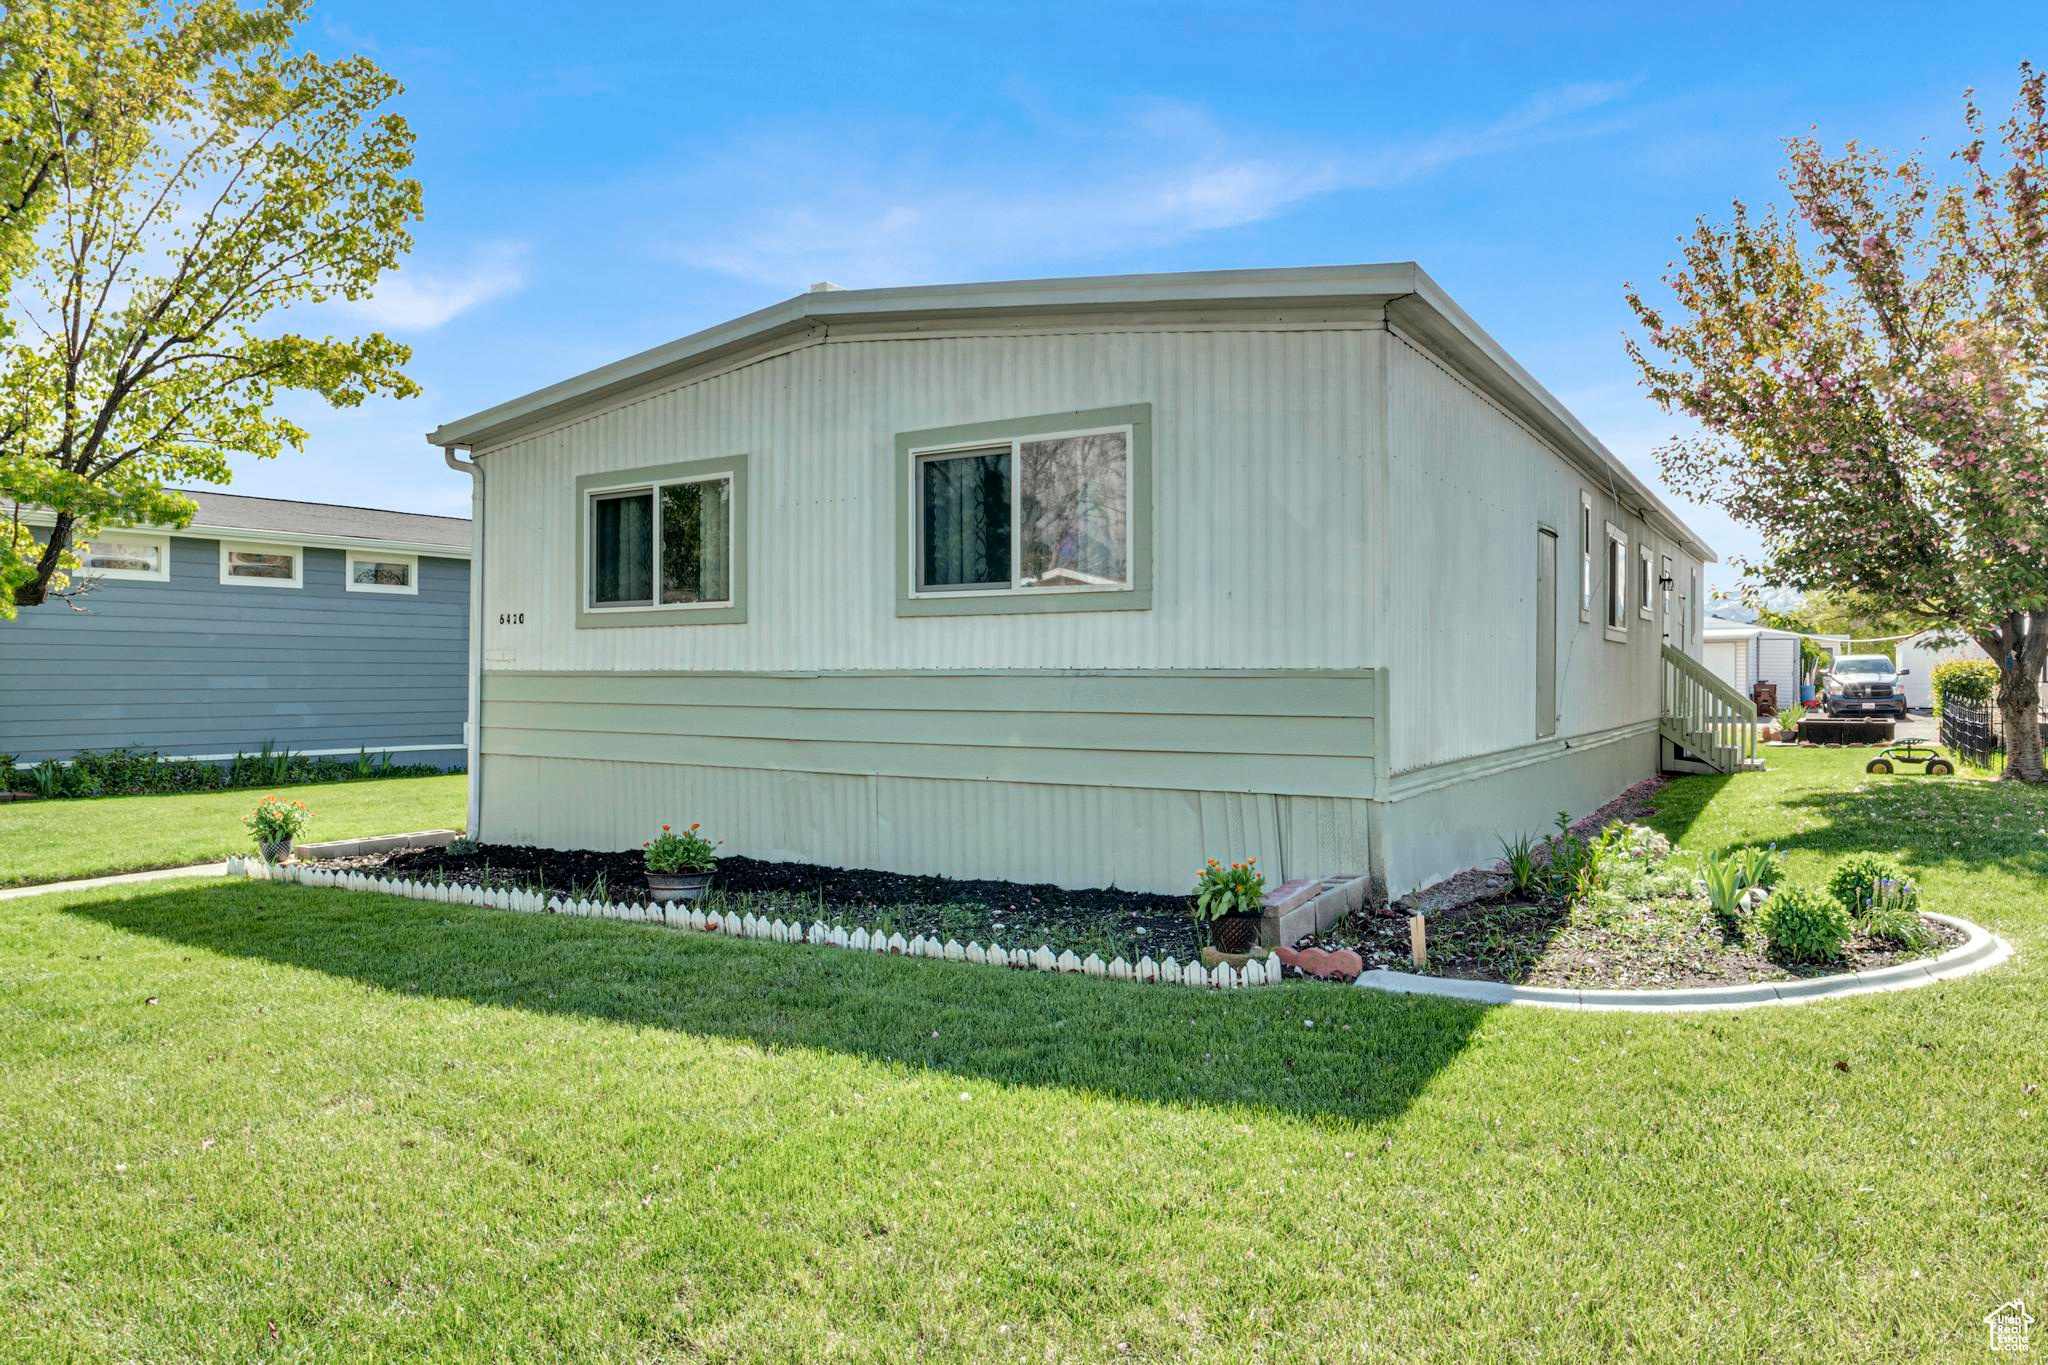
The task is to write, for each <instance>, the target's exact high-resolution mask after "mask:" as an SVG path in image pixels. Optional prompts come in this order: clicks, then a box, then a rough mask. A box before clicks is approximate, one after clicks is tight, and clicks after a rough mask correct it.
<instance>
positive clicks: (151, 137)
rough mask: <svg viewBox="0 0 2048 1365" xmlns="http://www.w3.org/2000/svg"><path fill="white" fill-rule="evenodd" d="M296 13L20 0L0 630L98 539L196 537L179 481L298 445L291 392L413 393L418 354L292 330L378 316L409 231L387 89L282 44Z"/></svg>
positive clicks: (8, 119) (4, 367) (352, 397)
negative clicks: (336, 312)
mask: <svg viewBox="0 0 2048 1365" xmlns="http://www.w3.org/2000/svg"><path fill="white" fill-rule="evenodd" d="M304 11H305V6H304V0H266V3H264V4H261V5H259V6H257V7H254V8H251V9H243V8H242V7H241V6H240V5H238V4H236V3H234V0H186V2H185V3H173V4H170V5H158V4H150V3H137V0H18V3H10V4H9V5H8V7H7V11H6V15H5V17H4V19H0V284H5V285H8V286H10V293H9V296H8V304H7V307H6V313H5V329H4V332H0V618H5V617H12V616H13V615H14V611H15V608H16V607H18V606H35V605H37V604H40V603H43V602H45V601H47V600H49V599H50V597H52V596H53V595H55V594H58V593H61V592H62V591H64V589H65V585H66V574H67V571H70V570H74V569H76V567H77V563H78V561H77V559H76V556H75V547H76V546H77V545H79V544H80V543H83V542H85V541H87V540H89V538H90V537H91V536H92V535H93V534H94V532H96V531H97V530H98V529H99V528H101V527H103V526H107V525H112V524H118V523H130V524H137V523H142V524H148V523H154V524H170V525H183V524H184V523H185V522H186V521H188V520H189V519H190V517H191V514H192V505H191V503H190V501H189V500H187V499H184V498H181V497H179V496H178V495H177V494H176V493H174V492H169V491H167V490H166V484H169V483H174V482H178V481H184V480H198V481H214V482H220V481H225V480H226V478H227V477H228V473H229V470H228V457H229V456H230V455H231V454H242V455H252V456H256V457H258V458H264V457H270V456H275V455H277V454H279V453H280V452H282V451H285V450H293V449H298V448H300V447H301V446H302V445H303V443H304V441H305V438H306V433H305V432H304V431H303V430H302V429H301V428H299V427H298V426H296V425H294V424H293V423H291V422H290V421H288V420H286V419H285V418H283V417H281V416H279V415H277V414H275V413H274V412H273V411H272V409H271V404H272V400H273V399H274V398H275V397H276V396H277V395H278V394H279V393H280V392H283V391H286V390H300V391H306V392H311V393H316V394H318V395H320V396H321V397H323V398H325V399H326V400H327V401H328V402H330V403H333V404H336V405H338V406H348V405H353V404H356V403H360V402H362V401H363V400H364V399H365V398H367V397H370V396H371V395H373V394H386V395H394V396H401V397H402V396H406V395H409V394H411V393H413V392H415V391H416V389H415V386H414V385H413V383H412V381H411V380H409V379H407V378H406V376H405V375H404V373H403V370H402V366H403V365H404V364H405V363H406V361H407V360H408V359H409V358H410V353H409V351H408V350H407V348H406V347H404V346H402V345H400V344H398V343H396V342H394V341H391V340H390V339H388V338H386V337H384V336H382V335H378V334H375V333H372V334H370V335H367V336H360V337H350V338H335V337H332V336H311V335H302V334H300V333H299V332H296V331H294V330H291V329H290V328H289V327H288V326H286V325H285V315H286V314H287V312H288V310H290V309H292V308H293V307H294V306H303V305H309V304H320V303H324V302H328V301H331V300H337V299H342V300H346V299H362V298H365V297H367V296H368V294H369V293H370V291H371V290H372V288H373V287H374V286H375V284H376V282H377V279H378V277H379V275H381V274H382V273H383V272H384V271H386V270H389V269H391V268H392V267H393V266H394V265H396V263H397V261H398V259H399V257H400V256H401V255H402V254H403V253H404V252H405V251H406V250H407V249H408V248H409V247H410V245H411V239H410V237H409V236H408V234H407V228H408V225H409V224H410V223H412V222H413V221H415V220H416V219H417V218H418V217H419V214H420V187H419V184H418V182H417V181H415V180H413V179H410V178H409V177H408V176H407V175H406V174H405V172H406V170H407V168H408V167H409V166H410V165H411V161H412V146H413V138H412V133H411V131H410V130H409V129H408V128H407V127H406V124H405V121H404V120H403V119H402V118H401V117H399V116H398V115H397V114H396V113H393V112H391V110H390V107H389V106H390V105H391V102H392V101H393V99H394V98H395V97H396V96H397V95H398V93H399V86H398V83H397V82H396V81H395V80H393V79H392V78H391V77H390V76H389V75H387V74H385V73H384V72H383V71H381V70H379V69H378V67H377V66H376V65H375V64H374V63H373V62H371V61H369V60H368V59H367V58H365V57H360V56H357V57H350V58H347V59H345V60H342V61H337V62H328V61H324V60H322V59H320V58H318V57H316V56H313V55H311V54H309V53H305V52H298V51H294V50H292V48H291V45H290V44H291V38H292V34H293V31H294V28H295V27H296V25H297V24H298V22H299V21H300V19H301V18H302V17H303V15H304ZM30 509H38V510H40V511H41V512H42V513H45V514H47V515H48V517H49V518H50V524H47V525H40V526H37V527H33V528H32V527H31V526H30V525H29V523H28V521H27V520H26V518H25V513H27V512H28V511H29V510H30Z"/></svg>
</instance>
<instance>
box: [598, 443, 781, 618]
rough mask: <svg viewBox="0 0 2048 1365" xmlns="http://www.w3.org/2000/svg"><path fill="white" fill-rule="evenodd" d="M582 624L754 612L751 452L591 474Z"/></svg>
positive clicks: (743, 616)
mask: <svg viewBox="0 0 2048 1365" xmlns="http://www.w3.org/2000/svg"><path fill="white" fill-rule="evenodd" d="M576 489H577V496H578V498H579V499H580V501H581V504H582V517H583V521H582V536H581V540H582V545H583V551H582V560H583V572H582V588H581V592H582V601H581V602H580V603H579V604H578V610H577V624H578V625H579V626H597V625H641V626H645V625H662V624H671V625H705V624H731V623H736V622H741V621H744V620H746V619H747V618H746V489H747V461H746V457H745V456H744V455H736V456H733V457H731V458H729V459H723V460H696V461H691V462H689V463H687V464H674V465H660V466H655V467H651V468H646V469H630V470H622V471H620V472H619V473H616V474H602V475H586V476H584V477H583V478H581V479H578V480H577V481H576Z"/></svg>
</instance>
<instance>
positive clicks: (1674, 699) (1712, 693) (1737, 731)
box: [1661, 645, 1756, 773]
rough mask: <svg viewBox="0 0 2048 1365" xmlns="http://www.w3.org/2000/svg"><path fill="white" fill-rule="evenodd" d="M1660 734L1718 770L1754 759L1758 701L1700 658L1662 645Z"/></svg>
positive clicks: (1739, 767)
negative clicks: (1741, 691)
mask: <svg viewBox="0 0 2048 1365" xmlns="http://www.w3.org/2000/svg"><path fill="white" fill-rule="evenodd" d="M1661 728H1662V730H1663V733H1664V737H1665V738H1666V739H1668V740H1670V741H1671V742H1672V743H1673V744H1676V745H1678V746H1679V747H1681V748H1683V749H1685V750H1686V751H1687V752H1689V753H1690V754H1692V755H1693V757H1695V758H1697V759H1699V761H1700V762H1702V763H1705V764H1706V765H1707V766H1708V767H1710V768H1713V769H1715V770H1716V771H1718V772H1724V773H1735V772H1741V771H1742V770H1743V769H1744V768H1745V767H1752V766H1754V765H1755V763H1756V703H1755V702H1753V701H1751V700H1750V699H1749V698H1747V697H1745V696H1743V695H1742V694H1741V693H1740V692H1738V691H1736V690H1735V689H1734V688H1732V687H1730V686H1729V685H1728V684H1727V683H1724V682H1722V681H1721V680H1720V679H1719V678H1718V677H1716V676H1714V673H1713V670H1711V669H1709V668H1708V667H1707V666H1706V665H1705V664H1703V663H1701V662H1700V661H1699V660H1698V659H1695V658H1693V657H1692V656H1691V655H1690V654H1687V653H1685V652H1684V651H1682V650H1677V649H1673V648H1672V647H1671V646H1670V645H1665V646H1664V716H1663V724H1662V726H1661Z"/></svg>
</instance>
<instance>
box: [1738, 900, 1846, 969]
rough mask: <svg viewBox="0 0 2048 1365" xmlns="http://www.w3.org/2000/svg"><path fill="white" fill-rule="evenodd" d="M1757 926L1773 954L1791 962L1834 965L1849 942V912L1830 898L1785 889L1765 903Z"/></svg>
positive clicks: (1838, 902)
mask: <svg viewBox="0 0 2048 1365" xmlns="http://www.w3.org/2000/svg"><path fill="white" fill-rule="evenodd" d="M1757 926H1758V927H1759V928H1760V929H1762V930H1763V934H1764V938H1765V939H1766V940H1767V941H1768V942H1769V944H1770V949H1771V951H1772V952H1773V953H1774V954H1776V955H1777V956H1779V957H1782V958H1785V959H1786V960H1788V961H1792V962H1831V961H1833V960H1834V959H1836V958H1838V957H1840V956H1841V955H1842V945H1843V944H1845V943H1847V942H1848V941H1849V929H1850V924H1849V912H1848V911H1847V910H1844V909H1843V908H1842V905H1841V902H1840V901H1838V900H1836V899H1834V898H1833V897H1831V896H1823V895H1821V894H1820V893H1819V892H1817V891H1811V890H1808V889H1807V888H1806V887H1803V886H1782V887H1779V888H1778V890H1777V891H1776V892H1775V893H1774V894H1773V895H1772V896H1771V898H1770V899H1769V900H1767V901H1765V902H1764V904H1763V909H1762V911H1761V912H1759V915H1758V919H1757Z"/></svg>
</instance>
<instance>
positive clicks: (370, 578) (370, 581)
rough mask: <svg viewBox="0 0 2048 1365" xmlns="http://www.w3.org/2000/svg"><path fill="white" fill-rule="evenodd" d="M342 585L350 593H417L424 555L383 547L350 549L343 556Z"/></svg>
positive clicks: (408, 594)
mask: <svg viewBox="0 0 2048 1365" xmlns="http://www.w3.org/2000/svg"><path fill="white" fill-rule="evenodd" d="M341 581H342V586H344V587H345V588H347V589H348V590H349V591H350V592H390V593H402V594H405V595H407V596H415V595H417V594H418V593H419V590H420V557H419V556H418V555H396V554H386V553H384V552H383V551H380V550H350V551H348V552H347V554H346V555H345V556H344V557H343V560H342V573H341Z"/></svg>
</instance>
